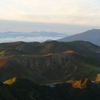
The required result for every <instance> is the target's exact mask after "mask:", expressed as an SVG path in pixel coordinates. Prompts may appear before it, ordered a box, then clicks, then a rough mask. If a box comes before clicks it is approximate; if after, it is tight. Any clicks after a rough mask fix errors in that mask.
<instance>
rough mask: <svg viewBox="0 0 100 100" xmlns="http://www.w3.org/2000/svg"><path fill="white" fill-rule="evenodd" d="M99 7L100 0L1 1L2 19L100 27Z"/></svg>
mask: <svg viewBox="0 0 100 100" xmlns="http://www.w3.org/2000/svg"><path fill="white" fill-rule="evenodd" d="M99 5H100V1H99V0H97V1H95V0H91V1H89V0H70V1H69V0H28V1H26V0H7V1H5V0H1V1H0V19H6V20H16V21H26V22H44V23H64V24H74V25H94V26H96V25H97V26H98V25H100V23H99V22H100V7H99Z"/></svg>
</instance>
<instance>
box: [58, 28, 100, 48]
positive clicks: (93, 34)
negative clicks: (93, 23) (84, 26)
mask: <svg viewBox="0 0 100 100" xmlns="http://www.w3.org/2000/svg"><path fill="white" fill-rule="evenodd" d="M77 40H83V41H89V42H91V43H93V44H96V45H99V46H100V42H99V40H100V29H92V30H88V31H86V32H83V33H80V34H75V35H72V36H69V37H65V38H62V39H59V40H58V41H63V42H69V41H77Z"/></svg>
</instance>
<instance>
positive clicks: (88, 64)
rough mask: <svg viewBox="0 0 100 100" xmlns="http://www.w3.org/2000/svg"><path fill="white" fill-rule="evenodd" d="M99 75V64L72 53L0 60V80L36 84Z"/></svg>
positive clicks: (92, 77) (13, 57)
mask: <svg viewBox="0 0 100 100" xmlns="http://www.w3.org/2000/svg"><path fill="white" fill-rule="evenodd" d="M98 73H100V63H99V62H95V61H93V60H91V59H88V58H86V57H84V56H82V55H80V54H78V53H76V52H74V51H71V50H67V51H65V52H62V53H51V54H45V55H23V56H21V55H19V56H11V57H4V58H1V59H0V80H1V81H4V80H6V79H9V78H11V77H14V76H16V77H20V78H27V79H30V80H32V81H35V82H36V83H49V82H56V81H63V82H64V81H66V80H68V79H81V78H85V77H87V78H89V79H92V80H94V78H95V77H96V75H97V74H98Z"/></svg>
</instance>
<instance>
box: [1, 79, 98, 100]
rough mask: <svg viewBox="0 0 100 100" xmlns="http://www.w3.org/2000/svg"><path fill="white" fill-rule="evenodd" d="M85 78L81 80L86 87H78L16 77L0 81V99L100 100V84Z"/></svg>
mask: <svg viewBox="0 0 100 100" xmlns="http://www.w3.org/2000/svg"><path fill="white" fill-rule="evenodd" d="M10 80H11V82H12V79H10ZM10 80H9V81H10ZM85 80H86V82H85ZM85 80H82V81H81V82H82V83H84V82H85V85H86V87H85V88H81V89H80V88H74V87H73V86H72V84H70V83H59V84H57V83H56V84H55V85H54V86H53V87H50V86H48V85H38V84H36V83H33V82H31V81H29V80H27V79H18V78H17V79H16V81H15V82H13V84H10V85H9V84H8V85H7V84H3V83H0V100H100V84H99V83H95V82H94V83H92V82H91V81H90V80H87V79H85ZM4 83H5V82H4Z"/></svg>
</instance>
